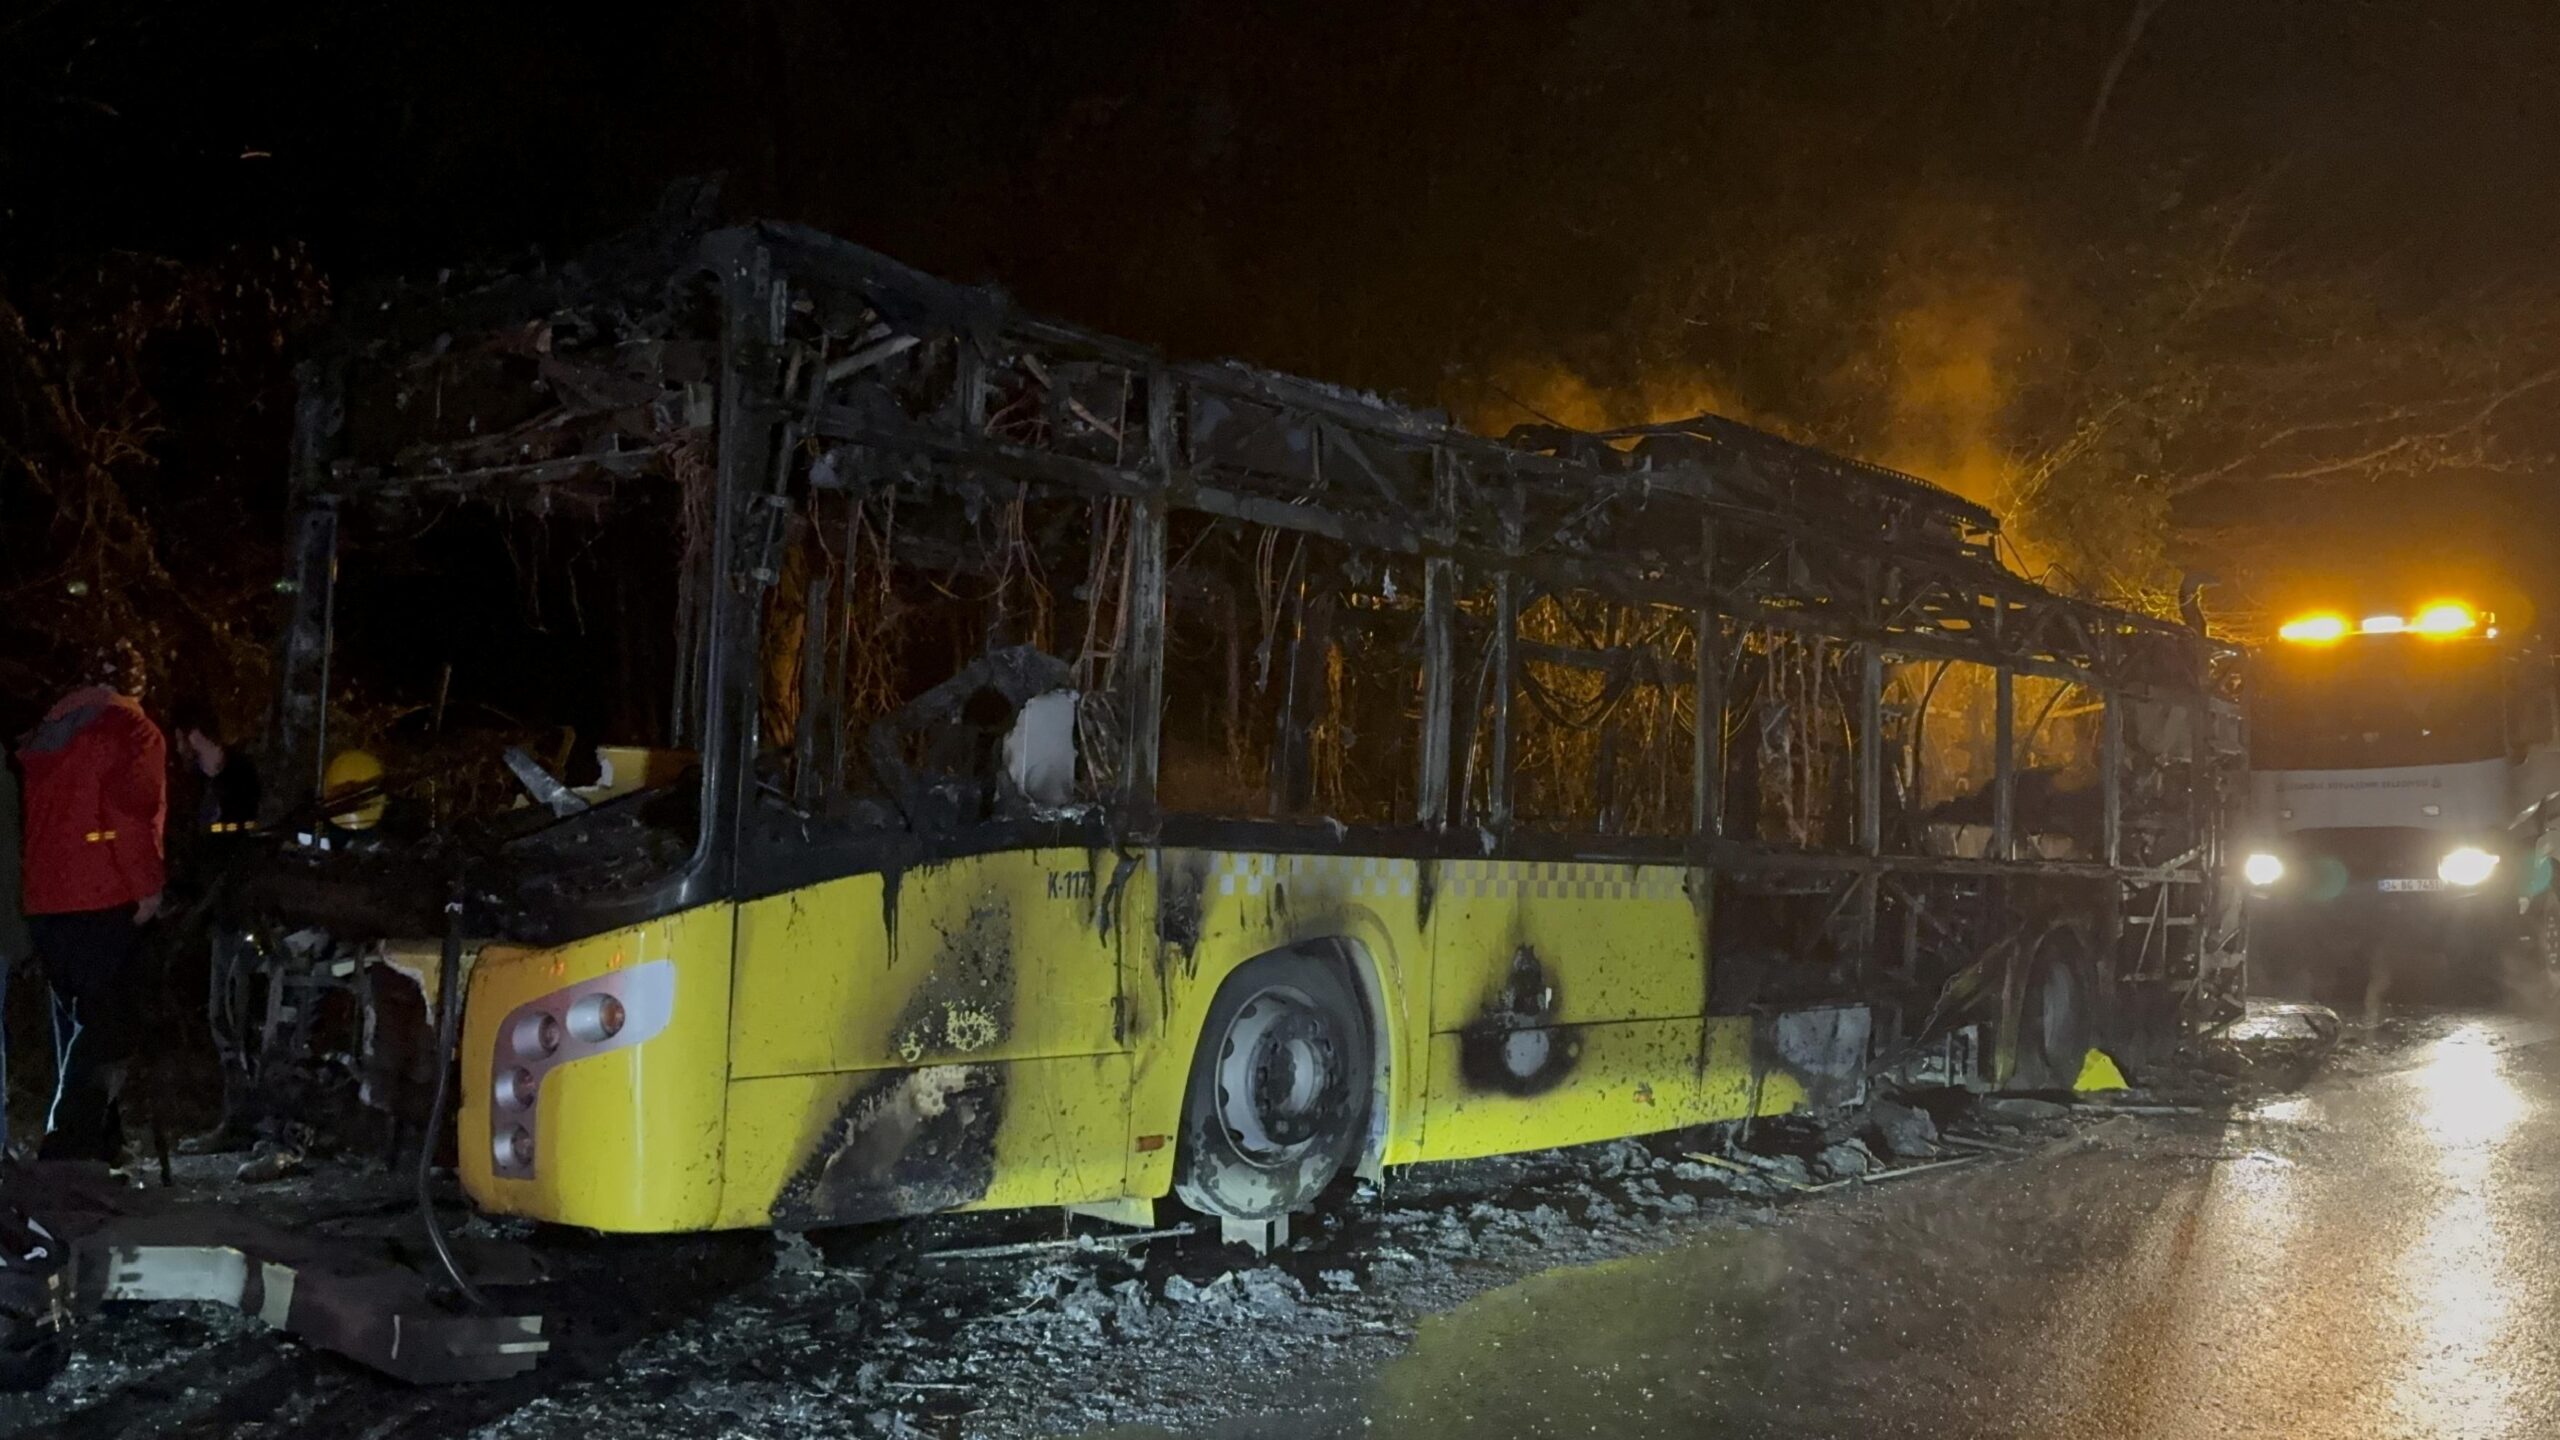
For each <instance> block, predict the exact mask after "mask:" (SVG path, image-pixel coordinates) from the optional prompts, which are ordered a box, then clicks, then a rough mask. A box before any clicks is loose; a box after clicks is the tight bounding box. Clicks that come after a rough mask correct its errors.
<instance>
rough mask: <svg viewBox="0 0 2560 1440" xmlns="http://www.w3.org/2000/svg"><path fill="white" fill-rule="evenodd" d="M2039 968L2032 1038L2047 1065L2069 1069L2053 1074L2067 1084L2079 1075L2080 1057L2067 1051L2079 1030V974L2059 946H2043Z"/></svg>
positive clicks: (2056, 1069)
mask: <svg viewBox="0 0 2560 1440" xmlns="http://www.w3.org/2000/svg"><path fill="white" fill-rule="evenodd" d="M2042 968H2043V971H2044V976H2043V983H2042V984H2040V985H2038V986H2037V987H2036V1022H2037V1035H2036V1039H2037V1041H2038V1045H2039V1048H2040V1049H2041V1050H2042V1051H2043V1054H2044V1060H2045V1064H2046V1066H2047V1067H2048V1068H2050V1069H2052V1070H2054V1071H2056V1072H2060V1071H2063V1070H2066V1069H2067V1070H2069V1071H2070V1072H2071V1073H2070V1074H2069V1075H2057V1077H2056V1078H2058V1079H2059V1080H2061V1081H2062V1082H2063V1083H2065V1084H2068V1083H2070V1082H2071V1081H2072V1080H2073V1079H2075V1078H2077V1076H2078V1075H2079V1073H2080V1061H2081V1058H2082V1057H2081V1056H2080V1055H2078V1054H2073V1053H2067V1052H2070V1051H2071V1050H2072V1049H2073V1045H2074V1042H2075V1040H2076V1039H2077V1037H2078V1035H2079V1033H2080V1025H2079V1017H2080V973H2079V971H2078V970H2077V969H2076V968H2074V967H2073V966H2072V964H2071V961H2070V959H2069V956H2068V953H2067V947H2064V946H2061V945H2048V946H2047V947H2046V953H2045V956H2044V964H2043V967H2042Z"/></svg>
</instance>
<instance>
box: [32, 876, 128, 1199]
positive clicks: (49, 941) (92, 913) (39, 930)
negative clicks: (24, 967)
mask: <svg viewBox="0 0 2560 1440" xmlns="http://www.w3.org/2000/svg"><path fill="white" fill-rule="evenodd" d="M27 926H28V929H29V930H31V931H32V932H33V933H34V936H35V942H36V961H37V963H38V964H40V965H42V966H43V967H44V978H45V983H46V984H47V985H50V986H51V987H52V988H53V1025H54V1032H53V1038H54V1054H55V1057H56V1061H57V1074H56V1077H55V1080H54V1089H53V1106H52V1109H51V1110H50V1111H49V1112H48V1113H47V1114H46V1116H45V1135H44V1144H43V1146H42V1147H41V1148H40V1149H39V1150H38V1151H37V1154H38V1155H39V1156H40V1157H42V1158H43V1159H47V1160H102V1161H105V1162H106V1163H108V1164H111V1165H112V1164H114V1163H115V1162H116V1161H117V1160H119V1159H121V1158H122V1157H123V1155H124V1123H123V1118H122V1115H121V1113H120V1108H119V1106H118V1104H117V1099H118V1097H119V1096H121V1095H122V1094H123V1092H124V1077H125V1069H126V1066H127V1065H128V1063H129V1062H130V1061H131V1060H132V1058H133V1053H134V1046H135V1045H136V1043H137V1042H138V1040H139V1039H140V1036H139V1035H138V1034H137V1033H136V1032H137V1031H138V1029H139V1028H140V1027H139V1022H140V1019H141V1015H142V986H143V983H144V977H143V973H142V972H143V965H142V927H141V926H139V925H137V924H135V923H134V919H133V907H132V906H130V905H119V906H117V907H116V908H114V909H112V910H82V911H78V912H75V913H72V914H68V915H30V916H28V917H27Z"/></svg>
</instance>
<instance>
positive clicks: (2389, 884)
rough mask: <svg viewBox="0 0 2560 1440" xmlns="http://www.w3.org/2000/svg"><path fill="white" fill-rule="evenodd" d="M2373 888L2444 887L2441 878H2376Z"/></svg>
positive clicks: (2432, 888)
mask: <svg viewBox="0 0 2560 1440" xmlns="http://www.w3.org/2000/svg"><path fill="white" fill-rule="evenodd" d="M2373 888H2375V889H2377V890H2441V889H2443V888H2444V882H2443V881H2441V880H2377V881H2375V882H2374V887H2373Z"/></svg>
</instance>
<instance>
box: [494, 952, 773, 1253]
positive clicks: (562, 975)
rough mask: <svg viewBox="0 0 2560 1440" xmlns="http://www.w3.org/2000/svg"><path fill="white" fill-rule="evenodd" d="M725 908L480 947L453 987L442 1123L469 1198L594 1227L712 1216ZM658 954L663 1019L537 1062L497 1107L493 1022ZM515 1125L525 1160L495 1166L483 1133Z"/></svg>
mask: <svg viewBox="0 0 2560 1440" xmlns="http://www.w3.org/2000/svg"><path fill="white" fill-rule="evenodd" d="M735 916H736V910H735V907H733V906H730V905H726V904H719V905H706V906H703V907H702V908H700V909H696V910H687V911H684V912H682V913H680V914H676V915H670V916H667V917H666V918H664V919H659V920H652V921H649V922H648V923H646V924H643V925H637V926H633V927H631V928H629V929H626V930H616V931H610V932H608V933H606V934H603V935H596V936H591V937H589V938H587V939H584V940H579V941H575V942H572V943H570V944H568V945H563V946H560V947H558V948H556V949H551V950H528V949H522V948H518V947H511V946H496V945H493V946H490V947H488V948H487V949H485V950H483V951H482V952H481V953H480V959H479V962H478V963H477V964H476V965H474V966H473V967H472V970H471V978H470V982H469V984H468V986H467V987H466V992H465V993H466V996H467V1000H466V1004H465V1007H464V1010H463V1030H462V1062H461V1063H462V1104H461V1109H460V1114H459V1117H458V1120H457V1122H456V1123H457V1126H458V1128H457V1130H456V1132H455V1134H456V1137H457V1145H458V1148H459V1153H460V1157H461V1176H462V1183H463V1188H464V1189H465V1190H466V1191H467V1192H468V1193H469V1194H470V1196H471V1198H472V1199H473V1200H474V1201H475V1202H476V1203H478V1205H479V1206H480V1207H481V1208H482V1209H484V1210H488V1211H492V1212H494V1213H497V1214H502V1215H531V1216H535V1217H538V1218H540V1219H544V1220H552V1221H557V1222H559V1223H561V1224H564V1225H586V1226H592V1227H594V1228H595V1229H598V1230H699V1229H703V1228H706V1227H708V1226H710V1225H712V1224H714V1223H716V1222H717V1220H718V1218H719V1213H720V1170H721V1148H722V1135H721V1124H722V1120H723V1118H724V1116H723V1112H724V1110H725V1105H724V1099H723V1090H724V1083H725V1081H726V1079H727V1074H728V1059H729V946H730V933H731V929H732V926H733V923H734V920H735ZM661 963H663V964H664V965H665V967H666V968H665V972H662V973H671V974H672V976H673V981H674V990H673V996H672V1004H671V1005H670V1006H669V1007H668V1011H667V1014H666V1020H665V1024H664V1027H663V1028H662V1029H659V1030H657V1031H656V1032H655V1033H653V1034H651V1035H650V1036H649V1037H648V1038H647V1039H645V1040H639V1041H638V1042H637V1043H631V1044H627V1045H625V1046H623V1047H622V1048H616V1049H609V1050H605V1051H604V1052H603V1053H597V1054H592V1055H588V1056H585V1057H584V1058H578V1059H573V1060H569V1061H567V1062H566V1063H561V1064H559V1065H557V1066H556V1068H551V1069H548V1070H545V1071H543V1072H542V1073H541V1074H540V1077H539V1088H538V1089H536V1090H535V1091H534V1094H533V1097H532V1102H533V1103H532V1104H531V1105H530V1106H529V1107H526V1108H525V1110H523V1111H520V1112H518V1113H517V1114H514V1115H500V1114H499V1113H497V1109H496V1107H497V1104H498V1101H497V1097H496V1095H495V1084H494V1081H495V1079H496V1076H495V1075H494V1074H493V1064H494V1057H496V1056H497V1055H498V1054H499V1052H500V1036H499V1034H498V1031H499V1028H500V1026H501V1025H503V1024H505V1023H506V1022H507V1021H508V1020H509V1019H510V1018H517V1019H519V1020H521V1018H522V1017H523V1016H525V1015H526V1014H527V1013H528V1011H527V1007H528V1006H532V1005H536V1004H538V1003H539V1002H542V1001H543V1000H544V999H545V998H546V997H549V996H553V995H557V994H559V993H560V992H562V991H564V990H569V989H572V988H574V987H577V986H580V985H582V984H588V983H591V982H598V981H604V980H606V979H608V978H609V977H613V976H616V975H621V974H628V973H636V972H637V971H638V970H639V969H640V968H641V967H644V966H651V965H658V964H661ZM624 1038H626V1039H636V1036H626V1037H624ZM564 1053H565V1052H564ZM501 1121H503V1122H504V1123H500V1122H501ZM519 1128H521V1129H522V1130H523V1131H524V1133H525V1136H526V1137H527V1138H528V1139H529V1141H530V1145H531V1149H532V1155H531V1157H530V1158H531V1161H532V1164H531V1165H530V1167H527V1173H521V1174H517V1175H502V1174H500V1173H499V1168H500V1167H499V1166H498V1164H497V1161H496V1157H495V1155H494V1152H493V1144H494V1143H495V1142H496V1141H498V1140H499V1139H500V1138H501V1137H503V1136H507V1135H510V1134H512V1133H513V1132H514V1131H515V1130H517V1129H519Z"/></svg>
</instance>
